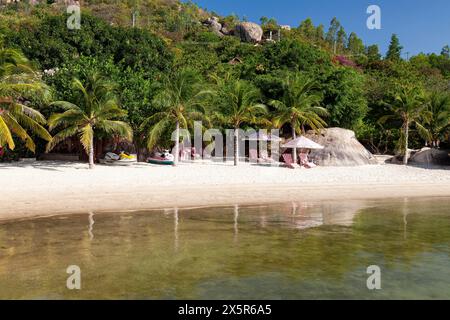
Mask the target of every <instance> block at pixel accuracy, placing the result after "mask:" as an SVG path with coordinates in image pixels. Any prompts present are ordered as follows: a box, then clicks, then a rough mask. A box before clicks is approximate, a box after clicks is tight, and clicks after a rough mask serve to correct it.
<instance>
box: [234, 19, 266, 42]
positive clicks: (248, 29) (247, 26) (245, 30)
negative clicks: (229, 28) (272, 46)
mask: <svg viewBox="0 0 450 320" xmlns="http://www.w3.org/2000/svg"><path fill="white" fill-rule="evenodd" d="M235 35H236V36H238V37H240V38H241V40H242V41H245V42H252V43H258V42H261V40H262V36H263V29H262V28H261V27H260V26H259V25H258V24H256V23H253V22H242V23H240V24H238V25H237V26H236V28H235Z"/></svg>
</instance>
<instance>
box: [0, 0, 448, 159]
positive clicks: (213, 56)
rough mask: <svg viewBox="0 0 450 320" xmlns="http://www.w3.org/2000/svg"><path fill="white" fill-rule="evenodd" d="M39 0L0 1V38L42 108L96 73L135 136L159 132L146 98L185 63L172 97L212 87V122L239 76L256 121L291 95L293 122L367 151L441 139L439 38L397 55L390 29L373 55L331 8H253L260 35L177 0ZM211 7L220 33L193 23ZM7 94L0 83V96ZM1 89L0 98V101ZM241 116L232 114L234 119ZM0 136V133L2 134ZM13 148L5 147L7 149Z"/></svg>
mask: <svg viewBox="0 0 450 320" xmlns="http://www.w3.org/2000/svg"><path fill="white" fill-rule="evenodd" d="M41 2H45V1H41ZM47 2H48V3H41V4H37V5H30V4H29V3H28V2H26V1H25V2H21V3H15V4H10V5H3V6H1V9H0V37H1V38H0V41H1V42H0V43H1V45H0V49H1V50H3V52H5V50H9V49H16V50H18V51H20V52H21V53H23V55H24V56H25V57H26V58H27V59H28V60H29V61H30V62H31V65H32V67H33V69H35V70H38V74H39V75H40V77H41V79H40V81H42V83H44V84H46V86H47V88H48V90H47V92H46V94H35V93H34V92H31V91H29V90H28V91H27V90H25V92H22V93H21V94H20V97H18V99H19V100H20V101H22V102H24V103H25V102H26V105H29V106H32V107H33V108H34V109H37V110H39V111H40V112H41V113H42V115H43V117H45V118H47V119H48V118H50V116H51V115H52V114H54V113H55V112H59V111H61V109H60V108H59V107H58V105H56V104H52V103H51V101H56V100H59V101H70V102H73V101H76V100H77V95H78V94H79V93H78V92H77V91H74V90H73V85H72V83H73V81H72V79H74V78H77V79H79V80H80V81H81V82H82V83H85V82H86V81H88V79H89V77H90V76H91V75H92V74H95V73H98V74H101V75H103V76H104V77H106V78H107V79H108V80H109V81H111V82H113V83H114V84H115V85H116V89H115V90H116V91H115V92H116V93H117V100H118V101H120V105H121V106H122V108H123V109H124V110H125V111H126V115H125V113H124V115H123V116H122V118H121V119H120V120H123V121H125V122H127V123H129V125H130V127H131V129H132V130H133V132H134V138H135V141H136V142H137V143H138V144H142V145H145V144H146V143H150V142H149V141H150V140H151V142H155V141H159V143H162V144H167V141H170V134H169V133H170V132H172V130H173V128H174V127H175V122H171V121H167V122H165V123H164V124H165V126H164V128H163V127H158V126H156V125H157V124H155V123H152V121H150V120H149V119H153V120H155V121H156V120H157V119H156V118H155V117H154V116H155V115H158V114H161V113H162V112H166V111H167V105H166V104H164V103H160V102H161V101H160V100H161V99H159V98H158V97H161V95H163V93H164V92H165V91H166V90H167V85H166V84H167V83H168V82H170V81H171V80H172V82H174V81H175V80H174V79H178V78H179V77H180V74H183V75H187V74H188V76H186V77H187V78H186V79H189V83H190V84H191V85H190V88H189V90H187V92H186V95H184V96H183V97H182V98H183V99H189V98H188V96H190V95H192V96H195V92H196V90H197V89H196V88H199V87H200V88H203V89H205V88H210V89H211V90H210V91H214V92H216V93H217V92H218V94H215V95H214V97H209V98H207V99H206V100H205V102H204V106H205V111H203V113H204V115H205V114H209V115H211V117H208V119H211V122H212V124H211V125H213V124H214V125H215V127H217V126H218V125H220V126H222V127H223V128H225V127H227V125H229V123H230V122H229V121H220V120H223V119H224V117H225V116H228V120H229V119H230V117H232V115H230V114H226V112H225V114H224V112H222V114H221V115H222V117H213V115H215V114H216V113H217V112H218V111H220V110H221V109H222V108H221V106H222V105H224V103H225V102H226V101H227V99H226V97H227V96H229V94H230V92H236V91H239V90H242V88H245V90H246V92H253V93H255V97H257V98H256V100H257V101H255V103H256V102H259V103H262V104H264V105H265V106H267V112H265V113H262V114H261V115H260V116H259V118H260V120H261V119H265V120H266V121H256V122H258V123H259V125H260V126H270V125H271V126H273V125H274V122H272V119H274V118H277V115H279V113H280V112H285V113H286V112H287V111H286V110H284V111H283V110H280V104H279V103H278V104H277V103H275V102H277V101H278V102H280V101H281V102H283V103H284V104H283V105H284V107H286V108H290V107H292V108H293V107H298V108H297V109H298V110H295V112H297V113H296V116H298V120H296V121H297V122H298V123H300V126H298V130H299V131H302V130H308V129H315V128H318V127H322V126H328V127H342V128H348V129H352V130H354V131H355V132H356V134H357V136H358V138H359V139H360V140H361V141H362V142H363V143H364V144H365V146H366V147H367V148H369V149H370V150H371V151H373V152H375V153H394V152H396V151H398V150H402V149H404V148H405V143H404V142H405V139H402V138H404V136H405V134H406V135H407V137H408V138H409V146H410V147H412V148H420V147H422V146H424V145H425V144H428V145H434V146H438V145H440V146H443V145H444V144H445V143H448V134H449V117H450V97H449V94H450V48H449V46H448V45H446V44H445V43H443V44H442V45H443V49H442V52H441V54H427V53H424V54H419V55H417V56H413V57H411V58H410V59H409V60H405V59H403V57H402V54H401V51H402V46H401V39H398V37H397V36H396V35H393V36H392V40H391V44H390V47H389V51H388V53H387V54H386V55H385V56H382V55H381V54H380V52H379V49H378V46H376V45H366V44H364V43H363V41H362V40H361V39H360V38H359V37H358V35H356V34H355V33H353V32H350V31H347V30H345V26H342V25H341V24H340V22H339V20H338V18H333V19H332V20H331V22H330V25H329V26H323V25H315V24H314V22H313V21H311V19H306V20H303V21H299V24H298V26H292V27H291V28H286V27H282V26H279V25H278V23H277V21H276V20H274V19H271V18H267V17H262V18H261V21H259V22H258V23H259V24H260V25H261V27H262V30H263V33H264V37H263V38H264V39H263V40H262V41H261V42H259V43H256V44H255V43H250V42H245V41H242V40H241V39H240V38H239V37H237V36H234V35H232V32H231V31H232V30H235V28H236V26H237V25H239V24H240V23H241V22H242V20H243V19H240V18H239V17H237V16H226V17H223V16H220V15H218V14H216V13H213V12H207V11H205V10H202V9H200V8H198V7H197V6H196V5H195V4H194V3H191V2H188V3H181V2H179V1H177V0H141V1H139V0H134V1H132V0H127V1H116V0H90V1H88V0H85V1H82V20H81V28H80V29H79V30H69V29H68V28H67V18H68V14H67V13H66V7H65V5H64V4H61V3H59V2H58V1H47ZM213 17H217V22H218V23H220V25H221V26H223V27H224V29H223V30H225V29H226V30H228V31H230V32H229V33H230V34H229V35H227V34H224V35H222V34H218V33H217V32H215V31H214V30H213V29H212V28H211V26H210V25H207V24H206V23H205V21H207V20H208V19H211V18H213ZM4 58H5V57H2V56H0V62H1V63H3V62H4V61H2V59H4ZM1 70H2V69H0V76H2V74H1V72H2V71H1ZM236 83H237V84H239V87H237V86H236ZM305 83H308V86H305V85H304V84H305ZM294 89H296V90H297V91H295V90H294ZM233 90H234V91H233ZM301 90H304V92H303V94H306V95H307V96H315V97H317V99H312V100H311V101H315V102H314V103H313V104H311V105H304V106H301V104H300V106H297V105H296V106H289V105H288V104H289V103H288V102H289V101H288V100H289V99H288V98H289V97H288V96H289V95H290V94H291V93H292V95H291V96H295V95H296V94H298V92H299V91H300V93H302V91H301ZM290 91H292V92H290ZM227 94H228V95H227ZM10 96H11V94H7V93H4V92H2V89H1V87H0V97H10ZM5 101H6V100H4V101H2V100H0V110H2V107H1V104H2V103H6V102H5ZM206 107H208V108H206ZM316 107H317V108H316ZM3 109H5V110H6V107H4V108H3ZM177 112H178V111H175V113H177ZM317 117H319V118H317ZM187 118H188V117H186V119H187ZM278 118H279V117H278ZM288 118H289V117H288ZM192 119H193V117H192ZM147 120H149V121H147ZM189 120H190V119H187V121H186V126H189V125H190V122H189ZM322 120H323V121H322ZM251 122H253V121H250V120H248V117H247V118H245V117H243V119H242V123H240V125H242V126H245V125H250V124H252V123H251ZM177 123H178V121H177ZM268 123H270V124H268ZM143 124H144V125H143ZM226 124H227V125H226ZM155 126H156V129H155ZM279 126H280V127H281V128H282V129H283V130H286V131H287V132H289V131H290V130H291V129H290V127H291V126H293V125H292V123H291V122H290V121H284V122H283V123H279ZM149 127H150V129H149ZM106 131H108V130H106ZM156 134H157V136H158V138H157V137H156ZM0 135H1V132H0ZM154 135H155V136H154ZM14 139H17V136H16V137H15V138H14ZM18 140H19V141H17V144H18V146H20V145H21V142H20V139H18ZM25 140H26V139H25ZM5 141H6V140H4V139H0V142H1V143H2V145H5V144H6V143H5ZM406 141H407V142H408V139H407V140H406ZM25 143H26V142H25ZM36 143H37V148H38V150H41V151H43V150H44V149H45V141H44V140H41V139H37V142H36ZM28 149H29V148H28ZM24 150H25V148H24V147H22V148H21V147H17V148H16V151H15V152H24Z"/></svg>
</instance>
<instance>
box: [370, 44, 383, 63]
mask: <svg viewBox="0 0 450 320" xmlns="http://www.w3.org/2000/svg"><path fill="white" fill-rule="evenodd" d="M366 55H367V58H368V59H369V62H374V61H380V59H381V54H380V49H379V47H378V45H376V44H374V45H371V46H368V47H367V48H366Z"/></svg>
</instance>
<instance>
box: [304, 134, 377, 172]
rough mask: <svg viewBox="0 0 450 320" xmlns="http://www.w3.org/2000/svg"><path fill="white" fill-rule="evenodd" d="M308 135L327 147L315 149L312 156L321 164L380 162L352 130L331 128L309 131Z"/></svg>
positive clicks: (366, 163)
mask: <svg viewBox="0 0 450 320" xmlns="http://www.w3.org/2000/svg"><path fill="white" fill-rule="evenodd" d="M306 137H307V138H309V139H311V140H313V141H314V142H316V143H318V144H321V145H322V146H324V147H325V148H324V149H322V150H313V151H312V152H311V156H310V157H311V158H312V159H314V160H315V161H317V163H318V164H319V165H321V166H337V167H351V166H362V165H371V164H377V163H378V162H377V159H376V158H375V157H374V156H373V155H372V154H371V153H370V152H369V151H368V150H367V149H366V148H364V146H363V145H362V144H361V143H360V142H359V141H358V140H357V139H356V136H355V133H354V132H353V131H351V130H346V129H341V128H329V129H322V130H320V133H316V132H315V131H309V132H308V133H307V134H306Z"/></svg>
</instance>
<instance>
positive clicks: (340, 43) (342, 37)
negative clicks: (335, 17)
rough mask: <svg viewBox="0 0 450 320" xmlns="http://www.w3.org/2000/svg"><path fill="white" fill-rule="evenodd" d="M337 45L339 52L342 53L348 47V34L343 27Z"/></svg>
mask: <svg viewBox="0 0 450 320" xmlns="http://www.w3.org/2000/svg"><path fill="white" fill-rule="evenodd" d="M336 45H337V49H338V50H339V51H342V50H343V49H344V48H345V47H346V45H347V33H346V32H345V30H344V28H343V27H342V26H341V27H340V28H339V31H338V33H337V38H336Z"/></svg>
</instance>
